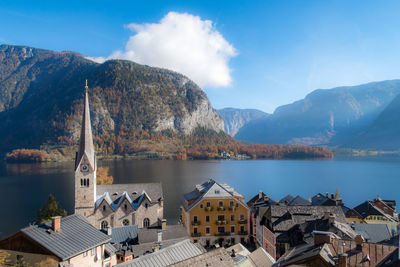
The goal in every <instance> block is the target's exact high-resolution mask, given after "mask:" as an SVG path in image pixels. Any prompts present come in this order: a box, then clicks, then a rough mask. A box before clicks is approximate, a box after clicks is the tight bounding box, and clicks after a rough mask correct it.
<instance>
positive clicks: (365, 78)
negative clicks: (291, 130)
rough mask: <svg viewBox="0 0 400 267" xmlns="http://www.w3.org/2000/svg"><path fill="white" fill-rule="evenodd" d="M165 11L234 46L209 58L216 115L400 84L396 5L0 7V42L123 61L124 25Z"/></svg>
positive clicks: (399, 5) (153, 20) (127, 32)
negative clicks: (315, 93)
mask: <svg viewBox="0 0 400 267" xmlns="http://www.w3.org/2000/svg"><path fill="white" fill-rule="evenodd" d="M170 12H175V13H176V14H188V15H190V16H193V18H195V17H197V18H199V20H200V21H202V22H204V21H206V20H209V21H211V22H212V25H213V26H212V30H211V31H212V32H211V34H212V33H216V32H217V33H218V34H220V35H221V36H222V37H223V40H224V42H225V41H226V43H225V47H227V48H226V49H229V47H231V48H233V49H234V52H232V51H231V52H227V55H222V59H221V55H217V56H219V59H220V62H219V63H220V65H218V66H214V67H215V68H214V69H220V68H219V67H221V65H223V64H224V62H225V63H226V66H227V67H228V68H229V69H230V72H229V73H228V74H229V76H230V77H229V78H230V79H229V82H225V83H223V82H222V83H220V84H218V82H216V83H214V84H212V83H211V85H210V84H209V83H207V81H205V82H204V84H205V85H204V87H203V89H204V90H205V91H206V93H207V95H208V96H209V98H210V100H211V103H212V104H213V106H214V107H215V108H222V107H228V106H232V107H238V108H257V109H261V110H264V111H266V112H273V110H274V109H275V108H276V107H277V106H279V105H283V104H288V103H291V102H293V101H296V100H298V99H301V98H303V97H305V95H306V94H308V93H309V92H311V91H312V90H314V89H317V88H332V87H335V86H341V85H356V84H361V83H366V82H370V81H379V80H385V79H396V78H400V53H399V48H400V25H399V24H400V20H399V15H398V14H400V2H399V1H365V0H364V1H348V0H343V1H328V0H327V1H311V0H310V1H279V0H276V1H267V0H264V1H235V0H231V1H215V0H214V1H205V0H202V1H189V0H186V1H163V0H162V1H15V0H14V1H7V0H2V1H1V2H0V20H1V27H0V43H7V44H16V45H28V46H33V47H38V48H46V49H51V50H56V51H64V50H71V51H76V52H79V53H81V54H83V55H85V56H91V57H109V56H110V55H112V53H113V52H115V51H122V52H123V54H124V53H125V54H128V53H126V52H127V51H126V50H127V43H128V41H129V40H130V39H129V38H130V37H132V36H134V35H135V34H136V33H135V32H134V31H132V27H131V28H129V27H127V25H129V24H131V23H135V24H136V25H142V26H143V25H146V24H145V23H148V24H154V25H156V26H157V25H158V24H160V23H161V22H160V21H161V20H163V18H166V17H167V15H168V14H170ZM144 28H146V27H144ZM135 29H137V28H135ZM146 29H147V30H149V29H150V27H148V28H146ZM146 29H144V31H146ZM159 29H161V30H162V29H163V28H162V27H159ZM157 32H159V30H157ZM146 33H148V32H146ZM207 40H208V39H206V41H207ZM133 47H134V49H138V48H137V47H138V46H137V44H134V45H133ZM155 49H157V47H155ZM225 51H226V50H225ZM217 54H218V53H217ZM136 56H137V55H136ZM183 56H185V55H183ZM134 58H135V57H134ZM141 58H142V61H143V62H145V63H146V60H148V58H149V56H148V55H147V57H145V56H142V57H141ZM213 60H214V59H213V58H211V59H209V60H208V61H205V63H204V64H211V65H212V64H213ZM221 60H222V61H221ZM192 65H193V64H192ZM194 65H196V64H194ZM186 67H188V65H184V66H183V68H186ZM189 67H190V65H189ZM209 69H210V70H214V69H213V66H210V68H209ZM211 72H214V71H211ZM189 73H191V72H189ZM199 73H200V74H201V73H202V72H199ZM215 73H218V72H215ZM225 73H227V72H226V70H225ZM188 76H189V78H191V77H190V75H188ZM205 76H207V75H205ZM194 77H195V76H194ZM217 78H218V77H217ZM225 81H227V80H226V79H225ZM227 83H228V84H227Z"/></svg>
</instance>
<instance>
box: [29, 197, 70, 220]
mask: <svg viewBox="0 0 400 267" xmlns="http://www.w3.org/2000/svg"><path fill="white" fill-rule="evenodd" d="M54 216H62V217H64V216H67V211H66V210H65V209H63V208H61V207H60V206H59V205H58V203H57V201H56V198H55V197H54V196H53V195H52V194H50V195H49V198H48V199H47V202H46V204H45V205H44V206H43V207H42V208H40V210H39V212H38V213H37V218H36V223H38V224H41V223H45V222H47V221H50V220H51V217H54Z"/></svg>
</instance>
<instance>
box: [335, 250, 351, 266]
mask: <svg viewBox="0 0 400 267" xmlns="http://www.w3.org/2000/svg"><path fill="white" fill-rule="evenodd" d="M348 265H349V258H348V257H347V254H346V253H342V254H340V255H339V259H338V265H337V266H338V267H347V266H348Z"/></svg>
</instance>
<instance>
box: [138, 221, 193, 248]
mask: <svg viewBox="0 0 400 267" xmlns="http://www.w3.org/2000/svg"><path fill="white" fill-rule="evenodd" d="M159 231H161V232H162V240H172V239H178V238H188V237H189V236H188V233H187V231H186V229H185V227H184V226H183V225H181V224H176V225H167V227H166V229H164V230H161V229H159V228H141V229H139V243H140V244H142V243H150V242H157V239H158V232H159Z"/></svg>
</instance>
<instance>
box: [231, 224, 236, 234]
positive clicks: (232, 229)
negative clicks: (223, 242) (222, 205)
mask: <svg viewBox="0 0 400 267" xmlns="http://www.w3.org/2000/svg"><path fill="white" fill-rule="evenodd" d="M234 232H235V226H233V225H232V226H231V233H234Z"/></svg>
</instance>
